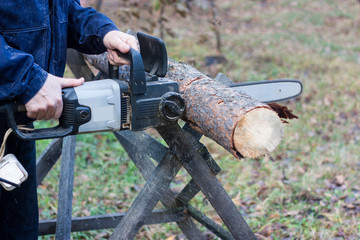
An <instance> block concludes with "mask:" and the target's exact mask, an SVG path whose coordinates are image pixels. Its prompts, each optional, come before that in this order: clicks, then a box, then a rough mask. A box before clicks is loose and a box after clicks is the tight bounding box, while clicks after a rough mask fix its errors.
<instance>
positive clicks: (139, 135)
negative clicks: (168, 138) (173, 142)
mask: <svg viewBox="0 0 360 240" xmlns="http://www.w3.org/2000/svg"><path fill="white" fill-rule="evenodd" d="M115 136H116V138H117V139H118V140H119V142H120V143H121V144H122V146H123V147H124V149H125V150H126V152H127V153H128V155H129V157H130V158H131V159H132V161H133V162H134V164H135V165H136V167H137V168H138V170H139V171H140V173H141V174H142V176H143V177H144V178H145V180H149V179H150V178H151V175H152V174H153V173H154V171H155V168H156V167H155V165H154V163H152V161H151V160H150V158H149V157H148V155H147V154H149V155H151V156H152V157H153V159H154V160H155V161H157V162H160V160H161V156H165V154H166V153H167V152H168V149H167V148H166V147H165V146H164V145H162V144H160V143H159V142H157V141H156V140H155V139H151V137H150V136H147V135H146V134H145V133H143V132H131V131H121V132H115ZM147 146H152V147H150V148H149V149H147ZM173 161H177V160H175V159H174V160H173ZM160 201H161V203H162V204H163V205H164V206H165V207H166V208H176V207H178V205H177V202H176V194H175V193H174V192H173V191H171V189H170V187H167V189H166V190H165V191H164V194H163V197H162V198H161V199H160ZM179 207H183V205H182V206H179ZM186 216H187V217H185V218H183V219H182V220H180V221H177V222H176V223H177V225H178V226H179V228H180V229H181V230H182V232H183V233H184V234H185V236H186V238H187V239H190V240H192V239H205V236H203V235H202V233H201V231H200V230H199V229H198V228H197V226H196V225H195V223H194V222H193V220H192V219H191V217H190V216H189V215H188V214H186Z"/></svg>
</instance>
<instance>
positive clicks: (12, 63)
mask: <svg viewBox="0 0 360 240" xmlns="http://www.w3.org/2000/svg"><path fill="white" fill-rule="evenodd" d="M68 47H70V48H75V49H77V50H79V51H81V52H83V53H88V54H100V53H103V52H104V51H106V50H107V51H108V52H109V54H108V58H109V61H110V62H111V63H112V64H118V65H120V64H124V63H126V62H125V61H124V60H122V59H120V58H119V57H118V55H117V54H116V53H115V51H113V49H118V50H119V51H121V52H123V53H126V52H128V51H129V49H130V47H132V48H135V49H138V45H137V41H136V39H135V38H134V37H132V36H130V35H127V34H125V33H122V32H120V31H119V30H118V29H117V27H116V26H115V25H114V24H113V23H112V21H111V20H110V19H109V18H107V17H106V16H105V15H103V14H100V13H98V12H96V11H95V10H94V9H91V8H82V7H81V6H80V4H79V2H77V1H75V0H57V1H54V0H49V1H47V0H31V1H28V0H11V1H1V2H0V101H6V100H17V101H20V102H22V103H23V104H25V107H26V111H27V112H26V115H25V114H19V115H18V116H16V117H17V119H18V122H19V123H27V122H29V118H30V119H38V120H40V119H51V118H55V119H57V118H59V117H60V115H61V112H62V107H63V105H62V99H61V89H62V88H64V87H75V86H78V85H81V84H82V83H83V82H84V79H83V78H80V79H71V78H70V79H68V78H62V77H61V76H62V75H63V73H64V69H65V61H66V48H68ZM8 128H9V127H8V126H7V124H6V120H5V116H4V115H0V140H1V141H2V138H3V136H4V133H5V131H6V130H7V129H8ZM6 146H7V148H6V153H13V154H14V155H15V156H16V157H17V158H18V160H19V161H20V162H21V163H22V164H23V166H24V168H25V169H26V170H27V172H28V174H29V176H28V179H27V180H26V181H25V182H24V183H23V184H22V186H21V187H20V188H19V189H15V190H13V191H10V192H8V191H5V190H4V189H2V188H1V187H0V239H1V240H7V239H9V240H10V239H21V240H24V239H37V237H38V209H37V196H36V173H35V169H36V166H35V165H36V164H35V161H36V160H35V159H36V157H35V144H34V142H33V141H22V140H19V139H17V138H16V137H14V136H11V137H10V138H9V139H8V141H7V145H6Z"/></svg>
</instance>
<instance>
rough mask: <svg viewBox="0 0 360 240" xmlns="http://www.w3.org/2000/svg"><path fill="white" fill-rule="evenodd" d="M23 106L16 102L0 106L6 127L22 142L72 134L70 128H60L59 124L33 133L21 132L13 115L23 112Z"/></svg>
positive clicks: (35, 130)
mask: <svg viewBox="0 0 360 240" xmlns="http://www.w3.org/2000/svg"><path fill="white" fill-rule="evenodd" d="M25 111H26V109H25V106H24V105H22V104H20V103H18V102H6V103H4V104H2V105H1V106H0V112H3V113H6V119H7V123H8V126H9V127H10V128H11V129H12V130H13V132H14V134H15V135H16V136H17V137H18V138H20V139H23V140H39V139H49V138H59V137H65V136H67V135H69V134H71V133H72V132H73V127H72V126H66V127H64V126H62V125H61V124H60V123H59V125H58V126H56V127H52V128H41V129H34V130H33V131H21V130H20V129H19V128H18V126H17V123H16V119H15V113H16V112H25Z"/></svg>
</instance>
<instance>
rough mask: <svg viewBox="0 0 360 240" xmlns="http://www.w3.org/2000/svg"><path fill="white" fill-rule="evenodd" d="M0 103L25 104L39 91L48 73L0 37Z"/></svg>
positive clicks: (30, 57) (28, 55)
mask: <svg viewBox="0 0 360 240" xmlns="http://www.w3.org/2000/svg"><path fill="white" fill-rule="evenodd" d="M0 56H1V57H0V101H5V100H12V99H14V98H17V99H19V100H20V101H21V102H22V103H23V104H25V103H27V102H28V101H29V100H30V99H31V98H32V97H33V96H35V95H36V93H37V92H38V91H39V90H40V88H41V87H42V86H43V84H44V83H45V81H46V78H47V75H48V73H47V72H46V71H45V70H43V69H42V68H41V67H40V66H39V65H38V64H36V63H35V62H34V58H33V57H32V56H31V55H30V54H27V53H25V52H22V51H20V50H17V49H15V48H12V47H10V46H9V45H8V44H7V43H6V41H5V39H4V38H3V36H2V35H0Z"/></svg>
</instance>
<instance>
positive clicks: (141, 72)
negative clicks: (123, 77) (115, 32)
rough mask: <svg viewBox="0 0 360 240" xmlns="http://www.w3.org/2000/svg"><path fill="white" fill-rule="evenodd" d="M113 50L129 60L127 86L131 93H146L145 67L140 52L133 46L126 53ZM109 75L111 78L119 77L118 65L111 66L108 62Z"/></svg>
mask: <svg viewBox="0 0 360 240" xmlns="http://www.w3.org/2000/svg"><path fill="white" fill-rule="evenodd" d="M115 51H116V53H117V54H118V55H119V56H120V57H121V58H123V59H126V60H127V61H129V62H130V80H129V87H130V91H131V93H132V94H135V95H137V94H144V93H146V77H145V69H144V63H143V60H142V57H141V54H140V52H139V51H137V50H135V49H133V48H130V50H129V52H127V53H122V52H120V51H119V50H115ZM109 77H110V78H112V79H119V67H118V66H113V65H111V64H110V63H109Z"/></svg>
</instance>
